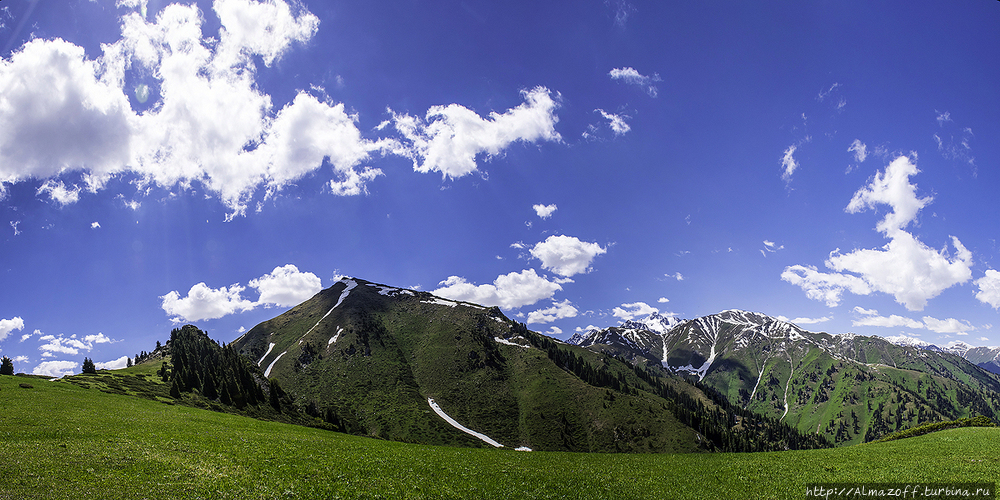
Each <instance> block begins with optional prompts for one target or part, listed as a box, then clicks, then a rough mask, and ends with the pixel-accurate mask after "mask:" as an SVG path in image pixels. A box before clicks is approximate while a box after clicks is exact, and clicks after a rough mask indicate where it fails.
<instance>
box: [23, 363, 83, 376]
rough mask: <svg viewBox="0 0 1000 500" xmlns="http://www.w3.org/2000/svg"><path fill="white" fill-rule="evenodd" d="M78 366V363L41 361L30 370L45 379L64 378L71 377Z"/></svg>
mask: <svg viewBox="0 0 1000 500" xmlns="http://www.w3.org/2000/svg"><path fill="white" fill-rule="evenodd" d="M79 366H80V363H77V362H76V361H42V362H41V363H39V364H38V366H36V367H35V368H34V369H33V370H31V373H32V374H34V375H45V376H47V377H65V376H68V375H72V374H73V373H74V372H75V371H76V368H77V367H79Z"/></svg>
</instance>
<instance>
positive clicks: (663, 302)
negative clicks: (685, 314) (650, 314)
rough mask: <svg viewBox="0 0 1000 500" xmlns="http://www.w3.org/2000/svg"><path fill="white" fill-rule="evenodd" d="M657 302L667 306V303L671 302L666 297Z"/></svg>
mask: <svg viewBox="0 0 1000 500" xmlns="http://www.w3.org/2000/svg"><path fill="white" fill-rule="evenodd" d="M656 301H657V302H658V303H660V304H666V303H667V302H670V299H668V298H666V297H660V298H658V299H656Z"/></svg>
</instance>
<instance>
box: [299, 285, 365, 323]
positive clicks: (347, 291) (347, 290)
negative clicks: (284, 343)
mask: <svg viewBox="0 0 1000 500" xmlns="http://www.w3.org/2000/svg"><path fill="white" fill-rule="evenodd" d="M345 281H346V282H347V286H346V287H344V291H343V292H340V300H338V301H337V303H336V304H334V305H333V307H331V308H330V310H329V311H327V312H326V314H324V315H323V317H322V318H320V319H319V321H317V322H316V324H315V325H313V326H312V328H310V329H309V330H307V331H306V333H305V334H304V335H302V336H303V337H305V336H306V335H309V332H311V331H313V329H315V328H316V327H317V326H319V324H320V323H321V322H322V321H323V320H324V319H326V317H327V316H329V315H330V313H332V312H333V310H334V309H336V308H337V306H339V305H340V303H341V302H343V301H344V299H346V298H347V296H348V295H349V294H350V293H351V290H353V289H354V287H356V286H358V282H357V281H354V280H345Z"/></svg>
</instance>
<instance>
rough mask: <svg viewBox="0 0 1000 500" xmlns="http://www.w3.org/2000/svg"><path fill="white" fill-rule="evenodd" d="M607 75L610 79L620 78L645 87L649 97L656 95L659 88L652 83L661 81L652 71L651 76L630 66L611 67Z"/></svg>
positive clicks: (630, 83) (628, 82)
mask: <svg viewBox="0 0 1000 500" xmlns="http://www.w3.org/2000/svg"><path fill="white" fill-rule="evenodd" d="M608 76H610V77H611V79H612V80H622V81H624V82H625V83H627V84H629V85H638V86H640V87H645V90H646V93H647V94H649V96H650V97H656V95H657V93H658V92H659V89H657V88H656V85H653V83H654V82H661V81H663V80H662V79H660V75H659V74H656V73H653V76H645V75H642V74H640V73H639V72H638V71H636V70H635V69H634V68H631V67H624V68H615V69H612V70H611V71H609V72H608Z"/></svg>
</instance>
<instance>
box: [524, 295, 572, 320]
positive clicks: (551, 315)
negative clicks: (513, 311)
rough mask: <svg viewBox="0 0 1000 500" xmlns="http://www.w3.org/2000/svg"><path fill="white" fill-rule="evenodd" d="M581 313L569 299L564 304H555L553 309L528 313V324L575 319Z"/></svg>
mask: <svg viewBox="0 0 1000 500" xmlns="http://www.w3.org/2000/svg"><path fill="white" fill-rule="evenodd" d="M579 312H580V311H579V310H577V308H576V307H573V304H570V302H569V299H567V300H564V301H562V302H553V304H552V307H548V308H545V309H539V310H537V311H531V312H530V313H528V321H527V323H528V324H531V323H551V322H553V321H557V320H560V319H566V318H575V317H576V315H577V314H579Z"/></svg>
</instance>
